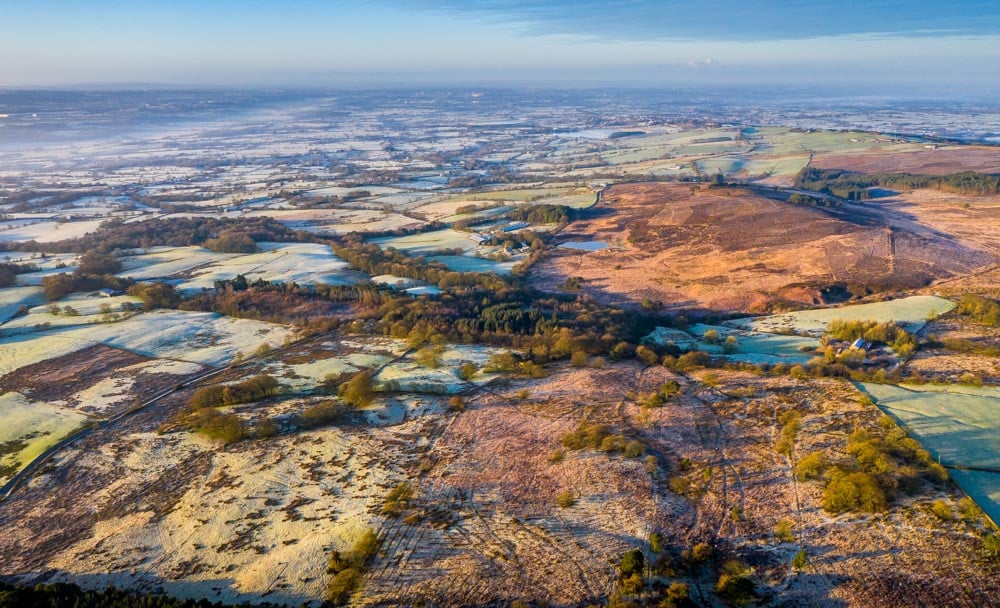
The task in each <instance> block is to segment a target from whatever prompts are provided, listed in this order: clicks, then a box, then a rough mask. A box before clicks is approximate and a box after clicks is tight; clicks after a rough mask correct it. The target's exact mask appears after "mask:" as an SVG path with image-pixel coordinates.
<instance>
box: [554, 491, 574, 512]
mask: <svg viewBox="0 0 1000 608" xmlns="http://www.w3.org/2000/svg"><path fill="white" fill-rule="evenodd" d="M556 504H558V505H559V508H560V509H569V508H570V507H572V506H573V505H575V504H576V496H573V492H571V491H569V490H566V491H565V492H560V493H559V496H557V497H556Z"/></svg>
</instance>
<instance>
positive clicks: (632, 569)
mask: <svg viewBox="0 0 1000 608" xmlns="http://www.w3.org/2000/svg"><path fill="white" fill-rule="evenodd" d="M645 568H646V557H645V556H644V555H643V554H642V551H641V550H639V549H632V550H631V551H627V552H626V553H625V555H622V558H621V560H620V561H619V562H618V574H619V575H620V576H621V577H622V578H626V577H629V576H632V575H633V574H638V575H639V576H642V574H643V570H645Z"/></svg>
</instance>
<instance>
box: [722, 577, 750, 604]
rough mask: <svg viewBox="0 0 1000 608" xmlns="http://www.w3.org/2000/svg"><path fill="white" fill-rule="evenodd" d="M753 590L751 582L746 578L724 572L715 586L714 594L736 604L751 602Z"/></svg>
mask: <svg viewBox="0 0 1000 608" xmlns="http://www.w3.org/2000/svg"><path fill="white" fill-rule="evenodd" d="M755 590H756V589H755V587H754V584H753V581H751V580H750V579H748V578H747V577H745V576H741V575H737V574H729V573H727V572H724V573H723V574H722V575H721V576H720V577H719V581H718V582H717V583H716V584H715V592H716V593H717V594H718V595H719V597H721V598H724V599H726V600H728V601H730V602H733V603H737V604H744V603H747V602H749V601H750V600H752V599H753V596H754V591H755Z"/></svg>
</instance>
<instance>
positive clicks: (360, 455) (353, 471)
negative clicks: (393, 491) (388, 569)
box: [52, 422, 418, 606]
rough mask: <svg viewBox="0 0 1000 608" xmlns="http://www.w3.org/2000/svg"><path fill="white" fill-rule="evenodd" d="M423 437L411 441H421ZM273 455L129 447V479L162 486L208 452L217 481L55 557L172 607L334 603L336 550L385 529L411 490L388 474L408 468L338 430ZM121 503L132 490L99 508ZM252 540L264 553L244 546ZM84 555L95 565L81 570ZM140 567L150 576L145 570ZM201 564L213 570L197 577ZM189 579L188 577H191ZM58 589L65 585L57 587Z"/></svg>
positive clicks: (195, 447)
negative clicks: (379, 514) (388, 501)
mask: <svg viewBox="0 0 1000 608" xmlns="http://www.w3.org/2000/svg"><path fill="white" fill-rule="evenodd" d="M416 425H417V423H416V422H414V423H413V427H405V428H404V431H408V432H412V433H416V432H418V431H417V430H416ZM268 443H269V445H268V446H266V448H263V449H262V448H258V447H255V446H252V447H249V448H247V449H243V450H238V451H226V450H218V449H216V448H215V447H214V446H211V445H207V444H206V442H205V440H203V439H201V438H199V437H196V436H190V435H179V434H167V435H162V436H160V435H157V434H156V433H141V434H133V435H129V436H127V437H125V438H123V442H122V445H127V446H128V450H127V451H126V452H127V453H126V456H125V457H124V458H123V459H121V462H120V463H118V465H119V466H121V467H122V468H124V469H125V473H123V475H122V478H129V479H132V480H135V479H143V480H144V479H156V478H157V477H154V476H159V475H163V474H165V473H166V472H167V471H169V470H170V468H171V467H175V466H177V464H178V463H179V462H182V460H183V459H185V458H190V457H192V456H193V455H195V454H198V453H205V452H208V453H209V454H210V456H208V458H210V459H211V469H210V471H209V472H208V476H207V477H206V478H205V479H204V481H202V480H198V482H196V483H190V484H189V485H187V486H185V487H184V488H183V490H182V492H183V494H182V495H180V496H179V497H178V500H177V503H176V505H175V506H174V507H173V508H172V509H171V510H170V512H169V513H167V514H166V515H164V516H162V517H159V516H157V515H156V514H155V513H154V512H153V511H152V510H148V511H139V512H136V513H132V514H129V515H126V516H123V517H120V518H119V517H109V518H107V519H102V520H100V521H98V522H97V523H96V524H95V526H94V529H93V535H92V536H91V537H89V538H85V539H83V540H81V541H79V542H78V543H75V544H73V545H71V546H69V547H66V549H65V550H64V551H62V552H61V553H59V554H57V555H56V556H54V558H53V560H52V563H53V566H54V567H56V568H58V569H59V570H60V571H61V572H63V573H66V574H67V575H70V576H72V575H76V576H80V575H84V576H85V577H86V578H87V580H88V581H90V582H91V583H93V584H94V585H98V586H103V585H116V586H119V587H134V586H136V585H139V584H141V582H142V580H144V579H145V580H147V581H148V580H150V578H151V577H152V580H156V581H157V582H156V584H157V585H158V586H162V587H163V589H164V591H165V592H166V593H168V594H170V595H172V596H175V597H180V598H195V599H199V598H209V599H210V600H211V601H221V602H223V603H226V604H231V603H234V602H237V601H244V602H252V603H259V602H276V603H279V604H287V605H295V606H298V605H301V604H304V603H309V602H312V601H313V600H315V599H316V598H318V597H322V595H323V592H324V590H325V587H326V583H327V582H328V581H329V578H330V577H329V575H327V574H326V572H325V570H326V565H327V562H328V560H329V556H330V551H331V549H337V550H340V551H345V550H346V549H348V548H349V547H350V546H351V544H352V543H353V539H355V538H356V537H357V535H358V534H359V533H360V532H361V531H363V530H364V529H366V528H368V527H371V526H373V525H374V524H375V521H374V519H373V516H372V515H371V514H370V512H371V511H372V510H373V509H375V508H376V505H378V504H380V502H381V501H382V497H383V496H384V494H385V493H386V492H387V491H388V488H391V487H394V486H395V485H396V484H397V483H398V482H399V479H398V474H397V473H395V472H394V471H393V470H392V469H390V468H389V467H386V466H380V465H379V464H378V463H379V462H382V461H383V459H384V458H385V457H386V456H389V457H390V458H393V457H397V458H405V457H406V456H405V455H404V454H401V453H399V452H400V451H401V450H400V449H399V448H397V447H395V446H392V445H387V444H386V443H385V442H383V440H382V437H381V436H373V435H372V434H369V433H350V432H348V431H344V430H341V429H337V428H326V429H317V430H313V431H306V432H302V433H299V434H297V435H295V436H279V437H275V438H273V439H271V440H269V442H268ZM290 454H293V455H294V456H293V457H289V456H288V455H290ZM331 460H336V461H337V462H338V465H337V466H336V467H333V466H329V465H328V466H325V467H324V469H323V471H324V473H325V474H324V475H323V476H322V478H321V480H320V481H319V482H317V479H316V478H315V477H313V476H312V475H311V472H312V471H313V469H314V467H315V463H324V464H325V463H327V462H329V461H331ZM373 463H375V464H373ZM227 479H228V480H233V479H239V481H238V483H236V484H233V483H231V482H228V481H227ZM348 480H349V481H348ZM116 491H121V488H120V487H119V486H118V485H116V484H115V483H113V484H112V485H111V486H109V487H108V488H105V489H102V490H99V491H98V493H97V495H96V496H95V498H94V500H95V502H97V503H98V504H106V503H107V502H110V499H111V498H112V497H113V496H114V493H115V492H116ZM248 530H251V531H252V535H251V536H250V538H251V539H252V542H247V543H241V542H238V539H239V538H241V536H242V535H246V534H247V532H248ZM261 547H263V548H264V549H265V550H263V551H261V550H260V548H261ZM81 554H87V555H89V556H90V557H89V558H88V559H80V555H81ZM135 563H141V564H143V565H142V567H139V568H135V567H134V564H135ZM191 563H197V564H199V565H202V566H204V567H203V568H202V569H201V570H200V571H195V572H191V571H190V564H191ZM180 571H187V572H188V573H187V574H186V575H184V576H179V575H178V574H177V573H178V572H180ZM220 573H221V574H220ZM62 576H66V575H62ZM67 579H68V580H72V579H69V577H68V576H67ZM55 580H62V579H61V578H60V576H58V575H57V577H56V579H55ZM77 580H79V579H77Z"/></svg>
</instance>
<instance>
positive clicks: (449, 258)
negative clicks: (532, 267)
mask: <svg viewBox="0 0 1000 608" xmlns="http://www.w3.org/2000/svg"><path fill="white" fill-rule="evenodd" d="M526 258H527V256H514V257H512V258H511V259H509V260H506V261H503V262H496V261H493V260H487V259H486V258H479V257H476V256H472V255H434V256H430V257H429V258H428V259H429V260H433V261H435V262H441V263H442V264H444V265H445V266H447V267H448V268H449V269H451V270H455V271H459V272H495V273H497V274H500V275H506V274H510V273H511V272H513V270H514V266H517V265H518V264H520V263H521V262H522V261H524V260H525V259H526Z"/></svg>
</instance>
